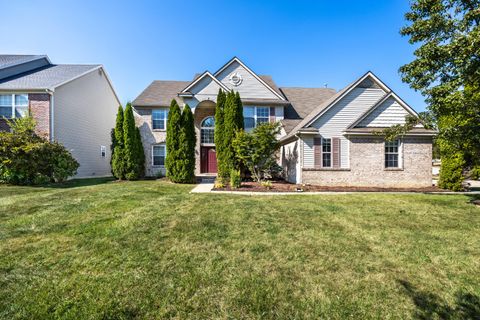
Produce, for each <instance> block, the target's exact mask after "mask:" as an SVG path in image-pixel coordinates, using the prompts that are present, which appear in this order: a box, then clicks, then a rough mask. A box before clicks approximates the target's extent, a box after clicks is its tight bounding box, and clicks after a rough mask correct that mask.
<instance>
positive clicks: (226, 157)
mask: <svg viewBox="0 0 480 320" xmlns="http://www.w3.org/2000/svg"><path fill="white" fill-rule="evenodd" d="M237 121H238V118H237V107H236V98H235V93H234V92H233V91H230V92H228V93H227V98H226V100H225V107H224V132H223V147H224V148H223V150H222V151H223V154H222V162H223V166H224V167H223V169H225V174H226V175H230V172H231V171H232V169H235V168H236V159H235V151H234V149H233V146H232V141H233V139H234V137H235V134H236V132H237V130H238V125H237Z"/></svg>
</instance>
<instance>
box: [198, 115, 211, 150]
mask: <svg viewBox="0 0 480 320" xmlns="http://www.w3.org/2000/svg"><path fill="white" fill-rule="evenodd" d="M214 135H215V118H214V117H206V118H205V119H203V121H202V123H201V125H200V142H201V143H202V144H214V143H215V141H214Z"/></svg>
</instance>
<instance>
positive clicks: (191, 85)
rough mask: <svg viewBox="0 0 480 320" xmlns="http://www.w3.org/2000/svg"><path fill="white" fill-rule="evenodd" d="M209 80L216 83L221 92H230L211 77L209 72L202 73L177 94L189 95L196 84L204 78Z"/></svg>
mask: <svg viewBox="0 0 480 320" xmlns="http://www.w3.org/2000/svg"><path fill="white" fill-rule="evenodd" d="M206 77H208V78H210V79H211V81H214V82H216V83H217V84H218V85H219V86H220V87H221V88H222V89H223V90H225V91H226V92H228V91H230V89H228V88H227V87H226V86H225V85H224V84H223V83H222V82H220V81H219V80H218V79H217V78H216V77H215V76H213V75H212V74H211V73H210V72H209V71H205V72H204V73H202V74H201V75H200V76H199V77H197V78H196V79H195V80H193V81H192V82H191V83H190V84H189V85H188V86H187V87H185V89H183V90H182V91H180V92H179V94H182V93H190V90H191V89H192V88H194V87H195V86H196V85H197V84H198V83H200V81H201V80H202V79H204V78H206Z"/></svg>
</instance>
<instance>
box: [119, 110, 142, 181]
mask: <svg viewBox="0 0 480 320" xmlns="http://www.w3.org/2000/svg"><path fill="white" fill-rule="evenodd" d="M123 136H124V145H125V148H124V153H125V154H124V158H125V177H126V178H127V179H128V180H135V179H138V178H139V177H140V176H141V172H140V159H139V152H138V149H139V143H138V137H139V134H137V127H136V126H135V118H134V116H133V108H132V104H131V103H127V107H126V108H125V113H124V119H123Z"/></svg>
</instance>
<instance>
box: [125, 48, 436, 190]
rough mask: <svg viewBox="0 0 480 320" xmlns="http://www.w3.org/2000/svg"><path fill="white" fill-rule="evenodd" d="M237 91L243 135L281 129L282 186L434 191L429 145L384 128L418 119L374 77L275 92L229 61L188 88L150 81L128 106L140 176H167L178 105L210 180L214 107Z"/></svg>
mask: <svg viewBox="0 0 480 320" xmlns="http://www.w3.org/2000/svg"><path fill="white" fill-rule="evenodd" d="M219 89H222V90H225V91H228V90H234V91H238V92H239V93H240V95H241V98H242V102H243V105H244V118H245V130H247V131H248V130H251V129H252V128H254V127H255V126H256V125H258V124H260V123H263V122H273V121H279V122H280V123H281V125H282V132H281V134H280V136H279V141H280V143H281V146H282V147H281V150H280V156H279V163H280V164H281V166H282V167H283V168H284V173H285V178H286V180H288V181H290V182H293V183H305V184H318V185H325V186H378V187H426V186H430V185H431V183H432V173H431V160H432V138H433V136H434V135H435V132H434V131H432V130H427V129H425V128H424V127H423V126H422V125H417V127H415V128H414V129H412V130H411V131H410V132H409V133H408V134H406V135H405V136H403V137H402V138H399V139H397V140H395V141H392V142H388V141H385V140H384V138H383V137H382V136H381V134H379V133H381V131H382V130H383V128H386V127H390V126H392V125H395V124H403V123H405V117H406V116H407V115H409V114H410V115H413V116H417V114H416V112H415V111H414V110H413V109H412V108H411V107H410V106H408V105H407V104H406V103H405V102H404V101H403V100H401V99H400V97H398V96H397V95H396V94H395V93H394V92H393V91H392V90H391V89H390V88H389V87H388V86H386V85H385V84H384V83H383V82H382V81H381V80H380V79H378V77H376V76H375V75H374V74H373V73H371V72H368V73H366V74H364V75H363V76H361V77H360V78H358V79H357V80H356V81H354V82H353V83H351V84H350V85H348V86H347V87H345V88H344V89H342V90H340V91H338V92H336V91H335V90H334V89H330V88H298V87H278V86H277V85H276V84H275V82H274V81H273V79H272V77H271V76H268V75H258V74H256V73H255V72H253V71H252V70H251V69H250V68H249V67H247V66H246V65H245V64H244V63H243V62H242V61H240V60H239V59H238V58H236V57H234V58H233V59H231V60H230V61H228V62H227V63H226V64H225V65H223V66H222V67H221V68H220V69H219V70H217V71H216V72H213V73H211V72H209V71H205V72H203V73H201V74H197V75H195V76H194V77H193V79H192V80H190V81H164V80H157V81H153V82H152V83H151V84H150V85H149V86H148V87H147V88H146V89H145V90H144V91H143V92H142V93H141V94H140V95H139V96H138V97H137V98H136V99H135V100H134V101H133V106H134V108H135V110H136V113H137V125H138V126H139V127H140V131H141V134H142V139H143V145H144V149H145V155H146V159H147V160H146V174H147V175H149V176H155V175H158V174H165V168H164V163H165V156H166V152H167V151H166V147H165V138H166V122H167V117H168V110H169V105H170V102H171V100H172V99H176V101H177V102H178V103H179V105H180V106H184V105H185V104H188V105H189V106H190V107H191V108H192V111H193V112H194V119H195V128H196V133H197V150H196V174H215V173H216V170H217V166H216V156H215V141H214V138H213V137H214V134H213V133H214V123H215V119H214V115H215V100H216V97H217V93H218V90H219Z"/></svg>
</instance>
